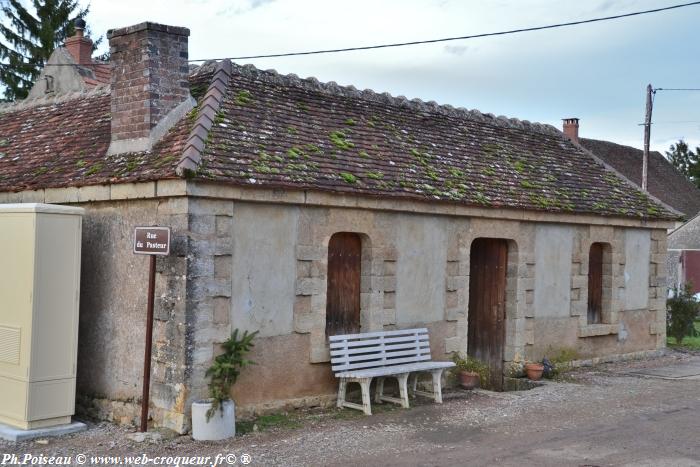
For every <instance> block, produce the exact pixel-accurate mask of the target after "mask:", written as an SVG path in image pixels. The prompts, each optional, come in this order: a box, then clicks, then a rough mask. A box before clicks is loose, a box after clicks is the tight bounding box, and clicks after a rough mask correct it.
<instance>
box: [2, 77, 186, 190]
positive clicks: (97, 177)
mask: <svg viewBox="0 0 700 467" xmlns="http://www.w3.org/2000/svg"><path fill="white" fill-rule="evenodd" d="M187 132H188V122H187V121H184V120H183V121H182V122H180V123H179V124H177V125H176V127H175V128H173V130H172V131H171V132H170V133H169V134H168V135H167V137H166V138H165V139H164V140H163V141H161V143H159V144H158V145H157V147H156V148H155V150H154V151H153V153H148V154H125V155H119V156H109V157H108V156H107V155H106V154H107V148H108V147H109V142H110V96H109V90H104V89H102V90H97V91H95V92H92V93H88V94H78V95H76V96H67V97H64V98H63V99H54V100H49V101H47V102H45V103H40V102H34V103H32V105H28V106H22V105H18V106H17V108H16V109H15V110H12V111H7V110H6V111H4V112H2V113H0V192H2V191H22V190H32V189H38V188H49V187H51V188H58V187H66V186H82V185H96V184H104V183H111V182H122V181H123V182H127V181H138V180H153V179H157V178H172V177H175V173H174V165H175V163H176V162H177V157H176V154H178V153H179V152H180V151H181V148H180V147H179V146H178V144H179V145H181V143H182V141H181V140H182V139H183V138H184V137H186V136H187Z"/></svg>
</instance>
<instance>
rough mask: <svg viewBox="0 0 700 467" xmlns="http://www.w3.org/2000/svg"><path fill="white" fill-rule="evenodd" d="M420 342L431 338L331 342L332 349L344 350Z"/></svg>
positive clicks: (408, 337)
mask: <svg viewBox="0 0 700 467" xmlns="http://www.w3.org/2000/svg"><path fill="white" fill-rule="evenodd" d="M418 341H424V342H428V341H429V338H428V336H427V335H422V336H418V337H417V338H416V337H415V336H407V337H387V338H384V339H382V338H375V339H367V340H353V341H340V342H331V344H330V348H331V349H342V348H345V347H362V346H370V345H378V344H381V343H382V342H383V343H387V344H388V343H393V342H397V343H398V342H418Z"/></svg>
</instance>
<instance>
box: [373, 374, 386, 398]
mask: <svg viewBox="0 0 700 467" xmlns="http://www.w3.org/2000/svg"><path fill="white" fill-rule="evenodd" d="M382 396H384V377H381V378H377V389H376V391H375V393H374V402H376V403H377V404H381V403H382Z"/></svg>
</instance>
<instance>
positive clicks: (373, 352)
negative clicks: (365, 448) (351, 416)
mask: <svg viewBox="0 0 700 467" xmlns="http://www.w3.org/2000/svg"><path fill="white" fill-rule="evenodd" d="M329 340H330V350H331V368H332V369H333V371H334V372H335V376H336V378H339V379H340V384H339V386H338V407H349V408H352V409H358V410H362V411H364V412H365V414H367V415H372V407H371V405H370V394H369V386H370V383H371V382H372V379H373V378H377V388H376V394H375V402H377V403H380V402H381V401H387V402H393V403H395V404H399V405H401V406H402V407H404V408H408V387H409V386H410V387H411V389H412V393H413V394H418V395H421V396H427V397H433V398H434V399H435V402H437V403H442V372H443V371H444V370H445V369H446V368H450V367H453V366H455V364H454V363H452V362H434V361H431V357H430V341H429V338H428V330H427V329H426V328H419V329H404V330H400V331H383V332H367V333H362V334H343V335H338V336H331V337H330V338H329ZM420 372H429V373H431V374H432V377H433V390H432V392H428V391H418V390H416V386H417V382H418V373H420ZM409 375H410V376H411V377H412V381H411V382H410V384H409V381H408V379H409ZM386 377H394V378H396V379H397V380H398V383H399V395H400V398H396V397H391V396H387V395H385V394H384V379H385V378H386ZM348 383H359V384H360V388H361V389H362V405H360V404H355V403H353V402H348V401H346V400H345V394H346V391H347V384H348Z"/></svg>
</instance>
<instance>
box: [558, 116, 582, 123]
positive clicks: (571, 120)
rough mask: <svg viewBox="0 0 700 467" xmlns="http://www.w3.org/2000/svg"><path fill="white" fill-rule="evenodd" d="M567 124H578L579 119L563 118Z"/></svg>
mask: <svg viewBox="0 0 700 467" xmlns="http://www.w3.org/2000/svg"><path fill="white" fill-rule="evenodd" d="M562 120H563V121H565V122H566V123H578V120H579V119H578V117H569V118H562Z"/></svg>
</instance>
